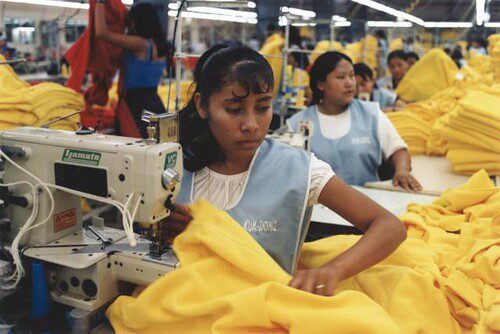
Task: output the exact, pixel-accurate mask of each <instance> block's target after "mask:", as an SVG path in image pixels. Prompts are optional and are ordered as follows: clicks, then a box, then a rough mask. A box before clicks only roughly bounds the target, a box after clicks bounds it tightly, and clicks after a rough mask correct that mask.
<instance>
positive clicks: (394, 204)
mask: <svg viewBox="0 0 500 334" xmlns="http://www.w3.org/2000/svg"><path fill="white" fill-rule="evenodd" d="M354 188H355V189H356V190H358V191H360V192H362V193H363V194H365V195H366V196H368V197H369V198H371V199H372V200H374V201H375V202H377V203H378V204H380V205H381V206H383V207H384V208H386V209H387V210H388V211H390V212H392V213H394V214H395V215H399V214H402V213H404V212H406V207H407V206H408V204H411V203H420V204H428V203H431V202H432V201H433V200H435V199H436V198H437V196H432V195H424V194H417V193H405V192H398V191H391V190H382V189H370V188H364V187H354ZM311 221H313V222H319V223H326V224H334V225H344V226H352V224H351V223H349V222H348V221H347V220H345V219H344V218H342V217H340V216H339V215H338V214H336V213H335V212H333V211H332V210H330V209H328V208H327V207H325V206H323V205H321V204H318V205H315V206H314V208H313V212H312V216H311Z"/></svg>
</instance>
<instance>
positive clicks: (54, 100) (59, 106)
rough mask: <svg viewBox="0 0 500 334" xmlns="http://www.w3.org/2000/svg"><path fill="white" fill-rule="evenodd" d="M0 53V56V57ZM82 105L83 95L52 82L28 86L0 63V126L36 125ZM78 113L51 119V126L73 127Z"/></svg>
mask: <svg viewBox="0 0 500 334" xmlns="http://www.w3.org/2000/svg"><path fill="white" fill-rule="evenodd" d="M2 59H3V57H1V56H0V61H1V60H2ZM84 107H85V104H84V101H83V97H82V96H81V95H80V94H78V93H76V92H75V91H73V90H71V89H69V88H66V87H63V86H61V85H59V84H56V83H41V84H38V85H35V86H30V85H28V84H27V83H26V82H24V81H22V80H21V79H19V77H18V76H17V75H16V74H15V73H14V71H13V70H12V69H11V68H10V66H0V128H1V129H2V130H5V129H9V128H13V127H18V126H26V125H29V126H40V125H42V124H44V123H46V122H47V121H50V120H53V119H56V118H59V117H62V116H66V115H68V114H71V113H74V112H75V111H79V110H82V109H83V108H84ZM79 120H80V117H79V115H74V116H72V117H70V118H67V119H65V120H64V121H61V122H57V123H54V124H52V125H51V126H50V128H53V129H62V130H76V129H77V123H78V121H79Z"/></svg>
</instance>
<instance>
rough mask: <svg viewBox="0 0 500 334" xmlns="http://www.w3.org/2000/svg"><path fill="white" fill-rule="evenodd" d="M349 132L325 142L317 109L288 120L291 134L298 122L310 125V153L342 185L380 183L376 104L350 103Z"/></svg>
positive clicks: (295, 129) (306, 111)
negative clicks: (310, 123) (345, 183)
mask: <svg viewBox="0 0 500 334" xmlns="http://www.w3.org/2000/svg"><path fill="white" fill-rule="evenodd" d="M349 109H350V110H351V128H350V130H349V132H348V133H347V134H346V135H345V136H343V137H340V138H337V139H328V138H325V137H324V136H323V134H322V133H321V128H320V125H319V119H318V115H317V108H316V106H310V107H309V108H307V109H305V110H302V111H300V112H298V113H297V114H295V115H293V116H292V117H291V118H289V119H288V120H287V124H288V126H289V127H290V128H291V130H292V131H297V127H298V123H299V121H301V120H305V121H311V122H313V135H312V138H311V151H312V152H314V154H315V155H316V156H317V157H318V158H319V159H321V160H323V161H325V162H327V163H329V164H330V166H331V167H332V169H333V171H334V172H335V174H337V175H338V176H339V177H341V178H342V179H343V180H344V181H345V182H347V183H348V184H352V185H358V186H362V185H364V184H365V183H366V182H373V181H379V178H378V174H377V170H378V167H379V166H380V164H381V162H382V148H381V146H380V142H379V139H378V134H377V127H378V113H379V107H378V104H377V103H375V102H361V101H359V100H357V99H355V100H353V101H352V102H351V104H350V105H349Z"/></svg>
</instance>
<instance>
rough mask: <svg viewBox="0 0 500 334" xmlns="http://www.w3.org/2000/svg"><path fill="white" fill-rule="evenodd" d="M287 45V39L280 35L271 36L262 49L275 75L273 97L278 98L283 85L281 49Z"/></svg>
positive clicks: (261, 51)
mask: <svg viewBox="0 0 500 334" xmlns="http://www.w3.org/2000/svg"><path fill="white" fill-rule="evenodd" d="M284 45H285V39H284V38H283V37H282V36H281V35H280V34H278V33H275V34H273V35H271V36H269V37H268V38H267V39H266V41H265V42H264V44H263V45H262V48H261V49H260V51H259V52H260V53H261V54H262V55H263V56H264V58H266V59H267V61H268V62H269V64H270V65H271V68H272V69H273V74H274V89H273V95H274V96H277V95H278V93H279V89H280V84H281V72H282V70H283V68H282V67H283V60H282V58H281V56H282V54H281V48H282V47H283V46H284Z"/></svg>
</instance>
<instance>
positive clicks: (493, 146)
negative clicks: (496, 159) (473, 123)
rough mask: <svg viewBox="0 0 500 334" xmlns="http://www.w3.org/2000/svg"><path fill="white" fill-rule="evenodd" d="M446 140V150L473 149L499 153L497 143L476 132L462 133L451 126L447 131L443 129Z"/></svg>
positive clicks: (499, 149)
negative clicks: (455, 148) (457, 148)
mask: <svg viewBox="0 0 500 334" xmlns="http://www.w3.org/2000/svg"><path fill="white" fill-rule="evenodd" d="M443 132H444V135H445V138H446V140H447V141H448V144H447V146H448V150H450V149H451V148H453V147H460V146H465V147H473V148H474V147H475V148H477V149H483V150H485V151H488V150H492V151H494V152H497V153H500V147H498V141H497V140H495V139H491V138H490V137H489V136H484V135H482V134H480V133H478V132H474V133H472V132H467V133H464V132H463V131H461V130H460V129H454V128H452V127H451V126H450V127H449V128H447V129H443Z"/></svg>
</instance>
